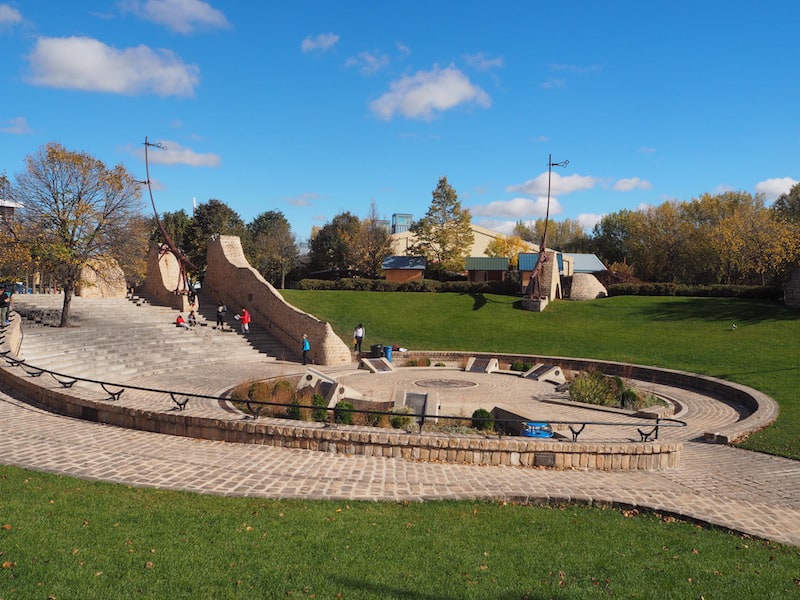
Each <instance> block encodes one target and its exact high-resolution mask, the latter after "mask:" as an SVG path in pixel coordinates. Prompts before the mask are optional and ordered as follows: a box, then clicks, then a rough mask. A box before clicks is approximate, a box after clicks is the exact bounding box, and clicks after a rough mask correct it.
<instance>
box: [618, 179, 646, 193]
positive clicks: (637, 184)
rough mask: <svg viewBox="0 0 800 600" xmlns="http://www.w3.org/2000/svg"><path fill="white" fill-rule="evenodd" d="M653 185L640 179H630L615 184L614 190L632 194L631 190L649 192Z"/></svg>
mask: <svg viewBox="0 0 800 600" xmlns="http://www.w3.org/2000/svg"><path fill="white" fill-rule="evenodd" d="M651 187H653V185H652V184H651V183H650V182H649V181H646V180H644V179H639V178H638V177H628V178H626V179H620V180H618V181H617V182H616V183H615V184H614V189H615V190H616V191H618V192H630V191H631V190H637V189H638V190H649V189H650V188H651Z"/></svg>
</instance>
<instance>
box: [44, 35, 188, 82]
mask: <svg viewBox="0 0 800 600" xmlns="http://www.w3.org/2000/svg"><path fill="white" fill-rule="evenodd" d="M28 59H29V61H30V65H31V76H30V77H29V78H28V81H29V82H30V83H33V84H34V85H40V86H45V87H55V88H65V89H77V90H87V91H96V92H110V93H115V94H129V95H137V94H147V93H153V94H157V95H159V96H192V95H193V94H194V88H195V86H196V85H197V84H198V82H199V80H200V77H199V68H198V67H197V66H196V65H187V64H185V63H184V62H183V61H181V59H180V58H178V57H177V56H175V54H173V53H172V52H171V51H169V50H159V51H156V50H152V49H151V48H148V47H147V46H137V47H135V48H128V49H125V50H118V49H116V48H112V47H110V46H106V45H105V44H104V43H102V42H100V41H98V40H95V39H92V38H86V37H69V38H40V39H39V40H38V41H37V42H36V46H34V49H33V52H31V54H30V56H29V57H28Z"/></svg>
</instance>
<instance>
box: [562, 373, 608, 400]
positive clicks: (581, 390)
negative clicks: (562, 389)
mask: <svg viewBox="0 0 800 600" xmlns="http://www.w3.org/2000/svg"><path fill="white" fill-rule="evenodd" d="M618 389H619V388H618V386H617V384H616V382H615V381H614V379H612V378H610V377H606V376H605V375H603V374H602V373H600V372H599V371H584V372H582V373H578V374H577V375H576V376H575V378H574V379H573V380H572V381H571V382H570V384H569V398H570V400H574V401H575V402H585V403H587V404H598V405H600V406H616V405H617V404H618V398H619V392H618Z"/></svg>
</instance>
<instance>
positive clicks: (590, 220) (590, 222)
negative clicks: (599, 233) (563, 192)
mask: <svg viewBox="0 0 800 600" xmlns="http://www.w3.org/2000/svg"><path fill="white" fill-rule="evenodd" d="M604 216H605V215H594V214H591V213H583V214H580V215H578V219H577V221H578V223H579V224H580V226H581V227H583V230H584V231H591V230H592V229H594V226H595V225H597V224H598V223H599V222H600V221H601V220H602V219H603V217H604Z"/></svg>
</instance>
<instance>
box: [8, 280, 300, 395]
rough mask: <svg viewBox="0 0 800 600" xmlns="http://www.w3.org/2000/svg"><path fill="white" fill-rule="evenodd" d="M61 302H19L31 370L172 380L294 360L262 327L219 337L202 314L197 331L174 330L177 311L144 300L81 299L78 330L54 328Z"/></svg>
mask: <svg viewBox="0 0 800 600" xmlns="http://www.w3.org/2000/svg"><path fill="white" fill-rule="evenodd" d="M62 302H63V296H61V295H45V294H41V295H40V294H33V295H19V296H15V297H14V305H13V309H14V310H16V311H17V312H19V313H20V314H21V315H23V317H25V318H24V319H23V325H22V327H23V344H22V352H21V353H22V356H23V357H24V358H25V359H26V361H27V362H28V363H29V364H31V365H35V366H39V367H43V368H46V369H49V370H52V371H56V372H58V373H65V374H70V375H74V376H78V377H86V378H89V379H99V380H106V381H109V380H112V379H115V380H123V379H124V378H125V377H130V376H134V375H135V374H137V373H138V374H142V373H147V374H161V373H169V372H170V371H173V370H175V369H176V368H181V367H183V366H186V367H188V366H193V367H196V366H197V365H208V366H209V368H212V366H213V364H214V363H215V362H218V361H219V359H220V357H221V356H223V357H224V358H225V360H243V361H253V360H256V361H257V360H275V359H276V357H277V358H278V359H281V360H283V359H285V358H286V357H288V358H290V359H294V358H295V357H294V356H293V355H292V354H291V353H290V352H288V351H287V349H286V348H285V347H284V346H283V345H281V344H280V343H279V342H277V340H275V338H274V337H273V336H271V335H270V334H269V333H267V332H266V331H264V330H263V329H261V328H259V327H257V326H255V327H254V326H251V333H250V334H249V335H248V336H246V337H245V336H243V335H241V334H240V333H238V332H237V331H219V330H216V329H215V328H214V327H213V326H212V325H211V324H209V323H208V321H207V319H206V317H205V315H204V314H203V313H202V312H201V314H200V315H199V316H198V326H197V327H195V328H194V329H192V330H185V329H182V328H176V327H175V317H176V316H177V314H178V311H176V310H173V309H171V308H168V307H163V306H154V305H152V304H150V303H149V302H147V301H146V300H143V299H140V298H134V299H133V301H131V300H128V299H84V298H80V297H76V298H73V301H72V306H71V317H72V318H71V322H72V323H73V326H71V327H69V328H60V327H49V326H46V325H44V324H43V323H48V319H49V324H52V325H56V324H58V321H59V319H60V311H61V304H62ZM214 309H215V307H214ZM206 313H207V311H206ZM37 320H38V324H37ZM165 357H166V358H168V361H169V362H168V364H165ZM111 375H114V377H113V378H112V377H111Z"/></svg>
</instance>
